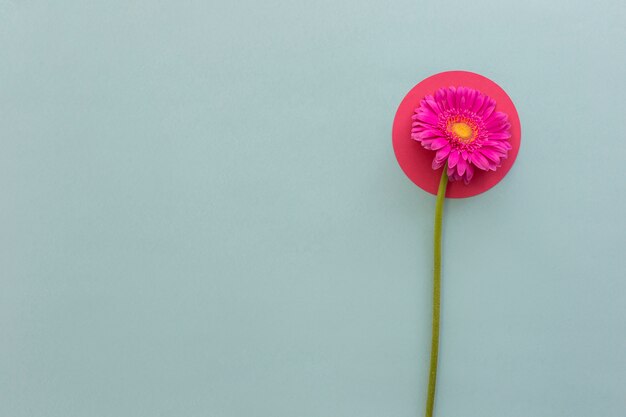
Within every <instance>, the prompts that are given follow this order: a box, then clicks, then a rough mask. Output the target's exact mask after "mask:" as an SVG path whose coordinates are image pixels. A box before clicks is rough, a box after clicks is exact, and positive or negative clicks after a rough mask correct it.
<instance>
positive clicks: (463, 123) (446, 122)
mask: <svg viewBox="0 0 626 417" xmlns="http://www.w3.org/2000/svg"><path fill="white" fill-rule="evenodd" d="M495 108H496V102H495V100H494V99H492V98H490V97H488V96H486V95H485V94H483V93H481V92H480V91H478V90H475V89H473V88H468V87H456V88H455V87H448V88H440V89H439V90H437V91H436V92H435V95H434V96H432V95H428V96H426V97H424V98H423V99H422V101H421V102H420V106H419V107H418V108H416V109H415V113H414V114H413V128H412V130H411V138H413V139H414V140H417V141H419V142H420V143H421V144H422V146H423V147H424V148H426V149H430V150H433V151H436V154H435V158H434V159H433V169H439V168H441V167H442V166H444V164H446V163H447V174H448V177H449V178H450V180H452V181H455V180H460V179H463V181H464V182H465V184H468V183H469V182H470V180H471V179H472V177H473V176H474V167H476V168H478V169H481V170H483V171H488V170H491V171H495V170H496V169H497V168H498V167H499V166H500V165H501V163H502V161H503V160H504V159H506V157H507V152H508V151H509V150H510V149H511V144H510V143H509V138H510V137H511V133H510V132H509V130H510V128H511V124H510V123H509V122H508V117H507V115H506V114H505V113H502V112H499V111H495Z"/></svg>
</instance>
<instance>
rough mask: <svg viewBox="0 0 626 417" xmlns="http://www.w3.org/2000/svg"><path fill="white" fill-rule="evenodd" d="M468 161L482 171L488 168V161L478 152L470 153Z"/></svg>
mask: <svg viewBox="0 0 626 417" xmlns="http://www.w3.org/2000/svg"><path fill="white" fill-rule="evenodd" d="M470 161H471V162H472V163H473V164H474V165H476V166H477V167H478V168H480V169H482V170H484V171H487V170H488V169H489V161H487V159H486V158H485V157H484V156H483V155H482V154H480V153H479V152H474V153H472V154H471V155H470Z"/></svg>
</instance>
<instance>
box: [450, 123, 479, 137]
mask: <svg viewBox="0 0 626 417" xmlns="http://www.w3.org/2000/svg"><path fill="white" fill-rule="evenodd" d="M450 130H452V132H453V133H454V134H455V135H457V136H458V137H459V138H461V139H463V141H464V142H471V141H472V139H473V136H474V130H473V129H472V128H471V127H470V126H469V125H468V124H467V123H463V122H457V123H453V124H452V126H451V127H450Z"/></svg>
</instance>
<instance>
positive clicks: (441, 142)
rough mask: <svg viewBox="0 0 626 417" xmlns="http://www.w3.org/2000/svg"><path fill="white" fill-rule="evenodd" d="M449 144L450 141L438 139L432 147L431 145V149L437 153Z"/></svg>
mask: <svg viewBox="0 0 626 417" xmlns="http://www.w3.org/2000/svg"><path fill="white" fill-rule="evenodd" d="M447 144H448V141H447V140H445V139H444V138H439V139H436V140H435V141H434V142H433V143H432V144H431V145H430V149H432V150H433V151H436V150H438V149H441V148H443V147H444V146H446V145H447Z"/></svg>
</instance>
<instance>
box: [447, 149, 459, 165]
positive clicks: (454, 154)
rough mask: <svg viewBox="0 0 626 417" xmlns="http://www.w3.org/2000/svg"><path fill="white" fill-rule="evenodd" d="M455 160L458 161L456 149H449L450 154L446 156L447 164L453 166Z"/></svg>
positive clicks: (455, 162)
mask: <svg viewBox="0 0 626 417" xmlns="http://www.w3.org/2000/svg"><path fill="white" fill-rule="evenodd" d="M457 162H459V153H458V152H457V151H456V150H452V151H450V156H449V157H448V166H449V167H450V168H454V166H455V165H456V164H457Z"/></svg>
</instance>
